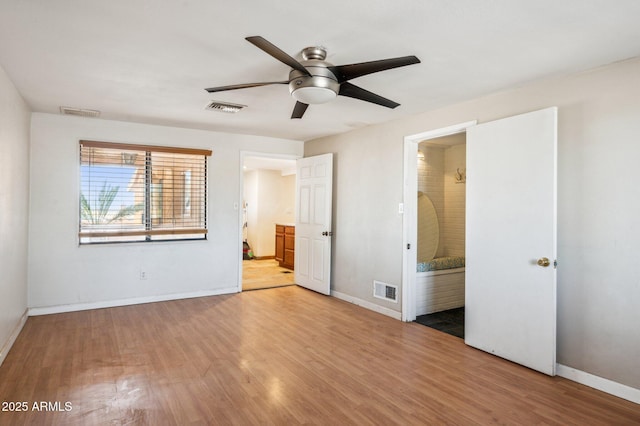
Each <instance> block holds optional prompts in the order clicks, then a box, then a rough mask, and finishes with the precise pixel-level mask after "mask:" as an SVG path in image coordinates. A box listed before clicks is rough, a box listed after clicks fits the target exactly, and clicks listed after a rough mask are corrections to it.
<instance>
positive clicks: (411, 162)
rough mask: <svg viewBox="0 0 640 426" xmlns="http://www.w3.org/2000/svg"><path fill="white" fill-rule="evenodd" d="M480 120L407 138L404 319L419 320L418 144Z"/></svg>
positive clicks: (464, 127) (408, 320)
mask: <svg viewBox="0 0 640 426" xmlns="http://www.w3.org/2000/svg"><path fill="white" fill-rule="evenodd" d="M477 123H478V121H477V120H472V121H466V122H463V123H458V124H454V125H451V126H447V127H441V128H438V129H434V130H428V131H425V132H422V133H417V134H414V135H409V136H405V137H404V194H403V204H402V206H401V210H402V212H403V218H402V230H403V237H402V247H403V250H402V271H403V274H402V321H405V322H411V321H415V319H416V262H417V261H416V255H417V249H418V247H417V244H418V200H417V196H416V194H417V192H418V164H417V162H418V144H419V143H420V142H425V141H427V140H429V139H435V138H439V137H443V136H449V135H455V134H457V133H466V131H467V128H469V127H472V126H475V125H476V124H477Z"/></svg>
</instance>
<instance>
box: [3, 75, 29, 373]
mask: <svg viewBox="0 0 640 426" xmlns="http://www.w3.org/2000/svg"><path fill="white" fill-rule="evenodd" d="M30 118H31V111H30V110H29V107H28V106H27V104H26V103H25V102H24V100H23V99H22V97H21V96H20V94H19V93H18V91H17V90H16V88H15V87H14V86H13V83H12V82H11V81H10V80H9V77H8V76H7V75H6V74H5V72H4V69H2V68H1V67H0V296H1V297H0V364H1V363H2V361H3V360H4V358H5V356H6V354H7V351H8V350H9V348H10V346H11V345H12V344H13V340H14V339H15V337H16V335H17V332H19V330H20V328H21V326H22V324H23V321H24V320H25V319H26V315H25V313H26V309H27V239H28V222H27V217H28V210H29V121H30Z"/></svg>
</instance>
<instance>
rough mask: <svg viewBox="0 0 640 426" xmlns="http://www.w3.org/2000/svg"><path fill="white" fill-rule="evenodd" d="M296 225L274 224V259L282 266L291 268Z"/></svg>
mask: <svg viewBox="0 0 640 426" xmlns="http://www.w3.org/2000/svg"><path fill="white" fill-rule="evenodd" d="M295 241H296V227H295V226H291V225H279V224H276V260H277V261H278V263H279V264H280V266H282V267H283V268H287V269H293V259H294V256H295Z"/></svg>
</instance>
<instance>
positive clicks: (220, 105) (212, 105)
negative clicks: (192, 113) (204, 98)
mask: <svg viewBox="0 0 640 426" xmlns="http://www.w3.org/2000/svg"><path fill="white" fill-rule="evenodd" d="M246 107H247V106H246V105H240V104H232V103H229V102H218V101H211V102H209V103H208V104H207V106H206V107H205V108H204V109H208V110H211V111H220V112H228V113H232V114H233V113H236V112H240V111H241V110H243V109H244V108H246Z"/></svg>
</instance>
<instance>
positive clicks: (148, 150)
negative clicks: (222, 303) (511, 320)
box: [78, 139, 212, 245]
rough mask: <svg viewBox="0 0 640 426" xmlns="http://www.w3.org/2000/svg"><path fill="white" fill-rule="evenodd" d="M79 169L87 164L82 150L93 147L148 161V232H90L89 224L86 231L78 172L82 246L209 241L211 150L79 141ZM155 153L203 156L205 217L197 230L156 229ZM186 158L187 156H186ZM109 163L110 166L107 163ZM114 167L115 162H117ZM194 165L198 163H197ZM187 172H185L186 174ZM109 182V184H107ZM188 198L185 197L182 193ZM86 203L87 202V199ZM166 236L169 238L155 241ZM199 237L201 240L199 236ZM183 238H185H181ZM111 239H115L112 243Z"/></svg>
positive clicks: (145, 220) (145, 204) (145, 208)
mask: <svg viewBox="0 0 640 426" xmlns="http://www.w3.org/2000/svg"><path fill="white" fill-rule="evenodd" d="M78 147H79V152H78V158H79V167H80V170H81V169H82V167H83V166H86V165H87V164H86V162H85V163H83V149H87V148H88V149H90V148H98V149H108V150H114V151H121V152H122V153H123V154H124V152H125V151H138V152H140V153H141V154H144V158H145V162H144V170H143V172H144V175H145V179H144V183H143V185H144V193H145V197H144V202H143V213H142V217H143V223H142V225H143V226H144V227H145V229H139V230H117V229H116V230H113V231H105V230H101V231H95V230H94V231H92V230H87V227H88V226H87V224H84V230H83V215H82V209H83V206H82V199H83V197H84V196H83V192H82V183H83V177H82V172H81V171H80V173H79V179H78V180H79V187H78V204H79V217H78V244H79V245H93V244H122V243H147V242H171V241H202V240H207V234H208V221H207V216H208V158H209V157H210V156H211V155H212V151H211V150H208V149H198V148H184V147H173V146H159V145H143V144H132V143H117V142H104V141H94V140H84V139H83V140H80V141H79V146H78ZM154 153H156V154H157V153H160V154H163V155H166V154H175V155H176V156H180V155H190V156H202V157H203V158H202V161H203V163H202V166H201V167H202V172H203V176H202V177H201V179H202V180H201V182H198V183H199V184H201V188H199V189H198V190H199V191H200V190H201V191H202V193H201V194H200V195H201V198H202V202H201V203H199V204H198V205H199V206H200V208H202V218H201V219H198V224H199V225H201V226H198V227H193V226H191V227H189V226H182V227H181V226H175V227H165V228H161V227H158V228H155V229H154V225H153V217H152V214H151V210H152V209H153V207H152V206H151V204H152V201H151V197H150V193H151V191H152V186H153V182H152V179H151V174H152V168H153V164H152V163H153V161H152V158H153V157H152V156H153V154H154ZM183 158H184V157H183ZM107 164H108V163H107ZM114 164H115V163H114ZM193 164H195V165H197V163H196V162H195V161H194V163H193ZM185 172H186V171H185ZM191 179H192V171H191V170H189V180H190V182H191ZM105 182H107V181H105ZM183 196H185V197H186V194H183ZM191 198H192V194H189V202H190V203H191V201H192V200H191ZM85 200H86V199H85ZM190 215H191V205H190V206H189V216H190ZM163 235H165V236H166V238H154V237H160V236H163ZM195 235H198V236H199V237H196V236H195ZM180 236H184V237H183V238H180ZM189 236H191V237H189ZM123 237H125V238H126V237H131V238H132V239H124V240H123V239H120V240H118V238H123ZM136 237H144V238H136ZM96 238H99V239H105V238H106V239H107V240H102V241H95V240H94V241H92V239H96ZM109 238H115V239H111V240H109Z"/></svg>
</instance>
